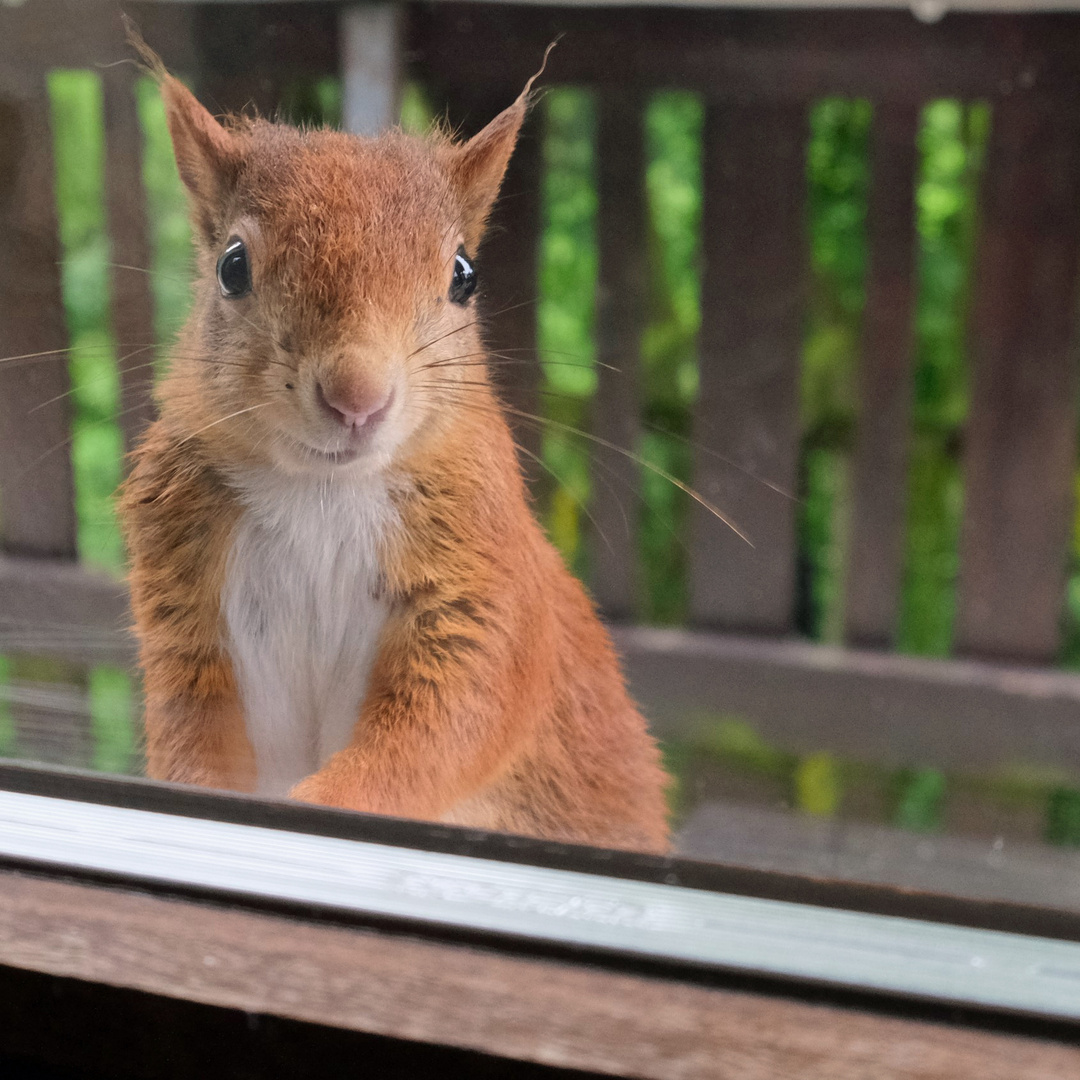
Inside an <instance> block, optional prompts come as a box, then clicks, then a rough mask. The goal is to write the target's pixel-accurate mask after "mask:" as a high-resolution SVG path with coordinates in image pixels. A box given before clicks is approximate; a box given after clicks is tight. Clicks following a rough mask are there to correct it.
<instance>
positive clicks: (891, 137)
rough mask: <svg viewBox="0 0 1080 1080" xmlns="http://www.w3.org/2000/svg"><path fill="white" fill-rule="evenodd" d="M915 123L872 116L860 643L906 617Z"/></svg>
mask: <svg viewBox="0 0 1080 1080" xmlns="http://www.w3.org/2000/svg"><path fill="white" fill-rule="evenodd" d="M918 125H919V110H918V108H916V107H915V106H914V105H888V104H887V105H883V106H880V107H878V108H877V109H875V111H874V121H873V135H872V146H871V160H872V169H873V173H872V181H871V190H870V199H869V207H868V215H869V220H868V229H867V232H868V237H867V240H868V248H869V263H868V267H867V280H866V308H865V311H864V313H863V338H862V356H861V360H860V371H859V376H860V377H859V420H858V424H859V427H858V436H857V439H856V445H855V462H854V483H853V492H852V512H851V523H852V524H851V528H852V536H851V548H850V555H849V559H850V562H849V565H848V574H847V583H846V596H845V602H846V634H847V638H848V640H849V641H850V642H851V643H852V644H856V645H870V646H888V645H891V644H892V643H893V639H894V638H895V635H896V628H897V617H898V612H899V602H900V580H901V572H902V564H903V554H904V544H903V535H904V497H905V491H906V488H907V457H908V442H909V438H910V435H909V431H908V427H909V424H910V418H911V367H912V352H913V345H914V340H913V333H912V329H913V326H912V320H913V316H914V296H915V179H916V146H915V140H916V135H917V133H918Z"/></svg>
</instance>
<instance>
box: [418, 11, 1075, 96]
mask: <svg viewBox="0 0 1080 1080" xmlns="http://www.w3.org/2000/svg"><path fill="white" fill-rule="evenodd" d="M421 12H422V14H421V13H419V12H418V13H417V14H416V15H414V17H413V19H412V38H411V43H410V49H409V52H410V54H411V55H412V57H413V60H414V63H415V64H416V68H417V70H418V71H423V72H425V73H426V77H429V78H433V79H435V80H437V81H439V82H441V83H445V85H446V86H447V87H448V88H453V89H455V90H461V91H464V90H467V89H469V88H470V87H471V86H473V85H474V84H475V82H476V79H477V74H476V71H475V69H474V66H473V65H468V64H463V63H462V62H461V58H462V57H463V56H478V57H482V58H483V79H484V81H485V83H486V84H487V85H488V86H490V87H497V86H501V87H503V88H505V89H506V91H507V92H509V91H511V90H512V89H513V88H514V87H520V86H521V85H522V83H523V82H524V80H525V79H526V78H527V77H528V76H529V75H530V74H531V73H532V72H533V71H535V70H536V68H537V66H538V64H539V58H540V57H541V55H542V54H543V51H544V48H545V47H546V45H547V44H548V43H549V42H550V41H553V40H554V39H555V38H556V37H558V36H559V35H560V34H561V35H563V37H562V39H561V41H560V44H559V47H558V48H557V49H556V50H555V51H554V52H553V53H552V55H551V59H550V62H549V66H548V72H547V74H546V75H545V80H546V81H547V83H548V85H551V84H556V83H574V84H590V85H596V86H602V85H608V86H612V85H614V86H626V85H632V86H635V87H638V88H639V89H644V88H649V87H669V86H672V85H677V86H682V87H686V88H690V89H697V90H701V91H703V92H707V93H712V94H724V95H730V96H731V97H733V98H738V99H742V100H746V99H747V98H755V99H760V100H763V101H765V100H772V101H777V100H787V101H795V102H797V101H801V100H805V99H806V98H812V97H817V96H822V95H825V94H845V95H851V96H867V97H872V98H874V99H875V100H890V101H907V102H909V103H920V102H922V101H925V100H927V99H929V98H933V97H936V96H942V95H956V96H962V97H966V98H974V97H984V96H985V97H997V96H998V95H1001V94H1008V93H1011V92H1012V91H1013V90H1015V89H1018V88H1030V87H1034V88H1036V89H1039V90H1051V89H1054V90H1061V91H1069V92H1071V91H1072V90H1074V89H1075V88H1076V87H1077V83H1078V81H1080V69H1078V67H1077V63H1076V58H1077V55H1078V45H1080V19H1077V17H1076V16H1075V15H1074V14H1073V13H1063V12H1058V13H1054V14H1047V13H1040V14H1026V15H1018V14H965V13H962V12H950V13H949V17H948V18H947V19H943V20H941V21H939V22H935V23H933V24H930V25H928V24H926V23H923V22H920V21H918V20H916V19H913V18H912V17H911V15H910V14H909V13H908V12H906V11H866V10H863V11H852V10H843V11H836V10H833V11H791V10H767V9H766V10H730V9H728V10H723V9H712V10H708V9H705V10H702V9H701V8H698V9H697V10H694V9H692V8H689V7H684V8H679V7H675V6H670V5H657V6H656V7H652V8H649V7H644V6H643V7H642V8H634V9H623V10H619V12H618V16H617V18H616V17H615V16H614V13H613V12H611V11H605V10H603V9H602V8H597V7H593V8H589V7H586V6H574V7H564V6H541V5H535V6H534V5H532V4H521V5H501V4H494V3H473V2H462V3H439V4H435V5H432V6H430V7H427V8H424V9H421Z"/></svg>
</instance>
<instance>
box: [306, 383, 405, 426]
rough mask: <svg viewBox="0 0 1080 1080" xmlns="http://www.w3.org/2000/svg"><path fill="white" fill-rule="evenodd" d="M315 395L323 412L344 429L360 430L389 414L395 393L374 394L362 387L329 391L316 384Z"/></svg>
mask: <svg viewBox="0 0 1080 1080" xmlns="http://www.w3.org/2000/svg"><path fill="white" fill-rule="evenodd" d="M315 395H316V397H317V398H318V401H319V405H320V406H321V407H322V410H323V412H325V413H326V414H327V415H328V416H329V417H330V418H331V419H333V420H336V421H337V422H338V423H339V424H341V425H342V427H347V428H354V429H356V430H359V429H360V428H362V427H365V426H366V425H368V424H376V423H378V422H379V421H380V420H381V419H382V418H383V417H384V416H385V415H386V414H387V412H389V410H390V403H391V401H392V399H393V397H394V391H393V389H392V388H391V389H389V390H384V391H382V393H378V392H376V393H372V392H371V391H370V390H368V389H366V388H364V387H360V386H351V387H348V388H344V387H343V388H340V389H339V388H336V387H331V388H330V389H329V390H328V389H327V388H326V387H324V386H323V385H322V383H316V384H315Z"/></svg>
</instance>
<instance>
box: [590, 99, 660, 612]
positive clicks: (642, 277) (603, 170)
mask: <svg viewBox="0 0 1080 1080" xmlns="http://www.w3.org/2000/svg"><path fill="white" fill-rule="evenodd" d="M643 104H644V103H643V100H642V98H641V96H640V95H638V94H635V93H632V92H619V91H617V90H616V91H611V92H607V93H604V94H602V95H601V96H600V99H599V126H598V147H597V149H598V154H597V171H598V180H599V183H598V187H599V207H598V213H599V223H598V234H599V235H598V240H599V249H600V250H599V255H600V258H599V280H598V282H597V309H596V339H597V348H596V353H597V359H598V360H599V362H600V367H599V368H598V371H597V391H596V397H595V399H594V401H593V405H592V418H591V428H592V431H593V433H594V434H595V435H597V436H598V437H600V438H602V439H604V440H605V441H606V442H610V443H614V444H615V445H616V446H620V447H622V448H624V449H625V450H629V451H635V450H636V449H637V444H638V436H639V434H640V418H639V402H638V367H639V364H640V353H641V334H642V330H643V329H644V321H645V307H646V304H647V302H648V260H647V245H646V231H647V221H646V209H645V147H644V115H643ZM612 369H617V370H612ZM591 457H592V460H593V463H594V464H593V470H592V494H591V513H592V518H593V522H594V532H595V533H598V534H599V535H594V536H593V538H592V539H593V544H592V578H591V582H590V584H591V586H592V591H593V595H594V596H595V597H596V600H597V603H598V604H599V605H600V607H601V609H602V610H603V611H604V613H605V614H606V615H608V616H610V617H612V618H618V619H629V618H631V617H633V615H634V614H635V611H636V608H637V573H636V563H637V520H638V511H639V507H638V492H639V490H640V486H641V484H640V477H639V475H638V468H637V466H636V465H635V464H634V462H633V461H631V460H629V459H628V458H626V457H623V456H622V455H618V454H614V453H611V452H609V451H606V450H604V449H603V448H602V447H593V448H591ZM599 463H602V465H603V467H602V468H600V469H598V468H597V464H599Z"/></svg>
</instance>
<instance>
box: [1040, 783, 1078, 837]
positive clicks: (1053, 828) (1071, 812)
mask: <svg viewBox="0 0 1080 1080" xmlns="http://www.w3.org/2000/svg"><path fill="white" fill-rule="evenodd" d="M1045 838H1046V841H1047V843H1050V844H1061V845H1063V846H1067V847H1080V791H1077V790H1076V789H1075V788H1066V787H1059V788H1055V789H1054V791H1052V792H1051V793H1050V798H1049V800H1048V802H1047V808H1046V832H1045Z"/></svg>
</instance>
